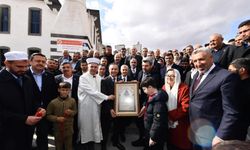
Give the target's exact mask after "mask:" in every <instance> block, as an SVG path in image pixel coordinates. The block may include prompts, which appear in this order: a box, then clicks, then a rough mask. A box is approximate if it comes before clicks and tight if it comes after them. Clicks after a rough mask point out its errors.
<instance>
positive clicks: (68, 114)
mask: <svg viewBox="0 0 250 150" xmlns="http://www.w3.org/2000/svg"><path fill="white" fill-rule="evenodd" d="M70 87H71V85H70V83H68V82H61V83H60V84H59V87H58V92H59V96H58V97H57V98H55V99H53V100H52V101H51V102H50V103H49V105H48V107H47V119H48V120H49V121H51V122H53V123H54V124H53V126H54V136H55V145H56V149H57V150H63V147H64V148H65V150H72V135H73V120H74V115H75V114H76V102H75V100H74V99H73V98H71V97H69V93H70Z"/></svg>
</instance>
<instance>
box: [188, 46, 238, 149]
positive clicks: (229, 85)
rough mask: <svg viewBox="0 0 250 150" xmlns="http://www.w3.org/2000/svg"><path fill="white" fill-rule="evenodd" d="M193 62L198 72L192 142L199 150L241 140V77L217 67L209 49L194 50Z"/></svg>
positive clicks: (192, 106)
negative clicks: (238, 132) (239, 135)
mask: <svg viewBox="0 0 250 150" xmlns="http://www.w3.org/2000/svg"><path fill="white" fill-rule="evenodd" d="M192 60H193V63H194V66H195V68H196V69H197V70H198V73H197V74H196V75H195V76H194V79H193V81H192V84H191V87H190V105H189V115H190V123H191V131H192V142H193V143H194V149H195V150H209V149H211V147H212V146H213V145H215V144H217V143H219V142H221V141H223V140H233V139H237V138H238V136H236V135H237V130H239V129H238V128H239V110H238V106H239V101H238V100H237V98H236V97H237V94H238V93H237V92H236V88H237V85H238V83H239V78H238V76H236V75H235V74H232V73H229V72H228V71H227V70H225V69H222V68H220V67H218V66H215V64H214V63H213V62H214V61H213V56H212V54H211V52H210V51H209V50H207V49H198V50H196V51H194V52H193V54H192Z"/></svg>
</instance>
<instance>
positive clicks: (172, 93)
mask: <svg viewBox="0 0 250 150" xmlns="http://www.w3.org/2000/svg"><path fill="white" fill-rule="evenodd" d="M168 71H174V73H175V80H174V85H173V87H172V88H171V87H170V85H169V84H168V83H167V76H165V89H166V92H167V93H168V101H167V106H168V111H171V110H174V109H176V108H177V98H178V90H179V85H180V83H181V75H180V73H179V71H178V70H176V69H169V70H168ZM168 71H167V72H168ZM166 75H167V73H166Z"/></svg>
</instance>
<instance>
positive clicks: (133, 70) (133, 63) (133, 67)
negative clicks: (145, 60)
mask: <svg viewBox="0 0 250 150" xmlns="http://www.w3.org/2000/svg"><path fill="white" fill-rule="evenodd" d="M140 71H141V68H138V67H137V60H136V59H135V58H132V59H131V60H130V68H129V70H128V76H130V77H131V78H132V80H137V79H138V73H139V72H140Z"/></svg>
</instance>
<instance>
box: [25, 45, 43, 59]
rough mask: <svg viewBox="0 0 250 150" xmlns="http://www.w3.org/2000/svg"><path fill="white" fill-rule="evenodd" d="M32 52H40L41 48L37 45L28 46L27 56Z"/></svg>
mask: <svg viewBox="0 0 250 150" xmlns="http://www.w3.org/2000/svg"><path fill="white" fill-rule="evenodd" d="M33 53H41V49H40V48H37V47H30V48H28V56H29V58H30V56H31V55H32V54H33Z"/></svg>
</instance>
